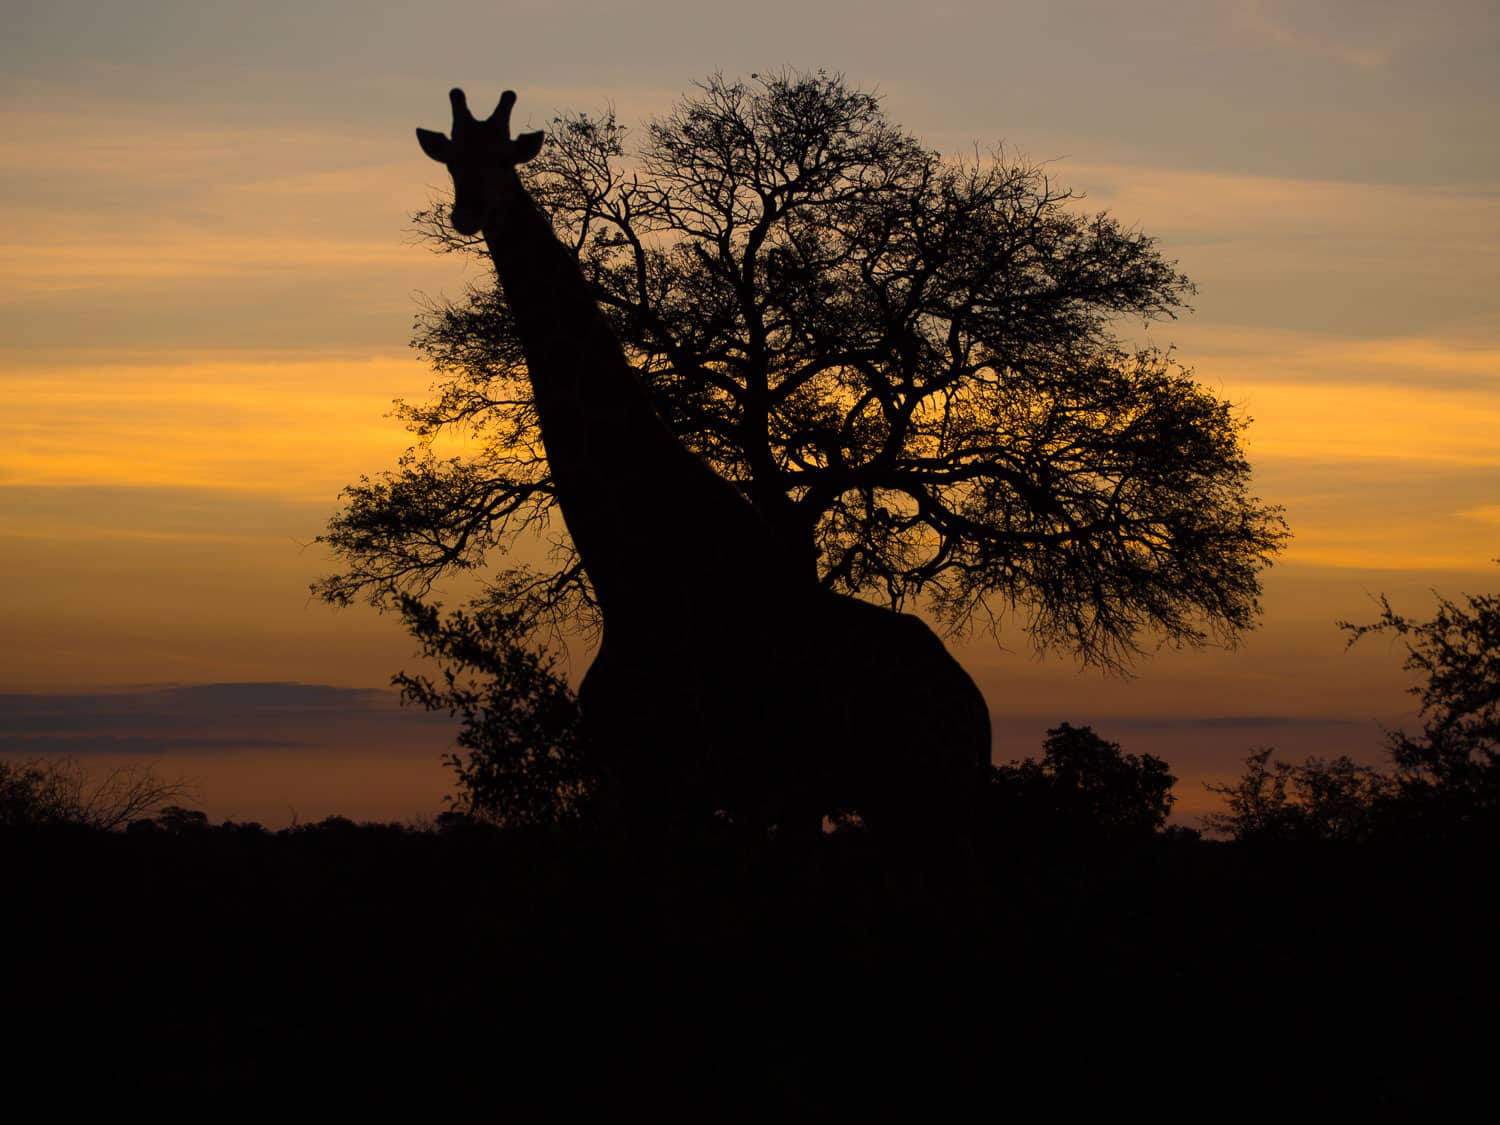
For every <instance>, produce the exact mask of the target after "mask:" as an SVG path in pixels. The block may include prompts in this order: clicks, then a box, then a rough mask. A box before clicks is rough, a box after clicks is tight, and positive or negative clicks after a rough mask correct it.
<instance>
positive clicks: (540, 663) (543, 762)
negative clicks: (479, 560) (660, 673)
mask: <svg viewBox="0 0 1500 1125" xmlns="http://www.w3.org/2000/svg"><path fill="white" fill-rule="evenodd" d="M400 610H401V614H402V616H403V618H404V619H405V622H406V625H407V627H408V628H409V629H410V630H411V632H412V633H413V635H414V636H416V638H417V639H418V640H419V641H420V642H421V645H422V651H423V655H424V656H427V657H431V658H434V659H436V660H438V661H439V662H440V664H441V666H442V671H441V673H440V679H438V680H434V679H432V678H430V677H427V676H420V675H409V674H407V673H405V672H403V673H401V674H399V675H397V676H396V677H395V679H394V682H395V684H396V686H398V687H399V688H400V689H401V695H402V698H403V699H404V700H406V701H409V702H414V703H418V704H420V705H421V706H423V707H425V708H427V709H428V710H429V711H447V712H448V713H449V714H450V715H453V716H458V717H460V718H461V720H462V725H461V728H460V731H459V735H458V745H459V747H460V748H461V749H462V750H463V751H464V752H463V753H462V754H448V755H445V757H444V759H443V760H444V762H445V763H446V764H447V765H448V766H450V767H451V768H452V769H453V770H454V772H455V773H456V774H457V775H458V778H457V780H458V791H459V792H458V796H457V797H450V798H448V800H449V803H450V804H451V805H452V806H453V811H455V812H458V813H462V814H465V815H467V816H471V817H474V818H476V819H479V820H484V821H489V822H491V823H495V824H499V825H501V826H504V827H520V826H536V825H544V824H560V823H564V822H568V821H572V820H576V819H577V818H578V816H579V815H580V814H581V812H582V809H583V806H584V802H585V801H586V799H587V797H588V794H589V791H590V789H591V788H592V782H591V776H590V773H589V771H588V769H587V768H586V766H585V762H584V756H583V753H582V750H581V747H580V743H579V739H578V703H577V700H576V699H575V698H574V696H573V693H572V691H571V690H570V689H569V688H568V685H567V682H566V681H565V680H564V679H563V677H562V676H561V674H560V673H559V671H558V669H557V661H556V657H555V656H553V655H551V654H549V653H547V652H546V651H544V650H538V649H535V648H532V647H530V646H529V645H527V644H526V643H525V640H526V633H525V627H524V624H523V622H522V620H521V615H520V614H519V613H518V612H517V611H516V610H514V609H507V608H504V607H501V606H496V605H493V604H492V605H489V606H482V607H479V608H477V609H475V610H474V611H473V612H470V613H465V612H463V611H458V612H454V613H450V614H447V615H446V616H445V615H443V614H442V612H441V610H440V609H439V607H437V606H432V605H425V604H423V603H422V602H420V601H418V600H417V599H415V598H412V597H405V598H403V599H402V600H401V602H400Z"/></svg>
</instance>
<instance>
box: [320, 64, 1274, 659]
mask: <svg viewBox="0 0 1500 1125" xmlns="http://www.w3.org/2000/svg"><path fill="white" fill-rule="evenodd" d="M631 141H632V138H631V137H630V136H629V135H628V134H627V131H626V130H625V128H624V127H622V126H621V125H620V124H619V123H618V122H617V121H616V120H615V117H614V114H613V112H612V111H611V112H605V113H602V114H597V115H592V116H591V115H586V114H564V115H562V116H560V117H558V118H556V119H555V120H554V121H553V122H552V124H551V128H550V129H549V130H548V143H547V145H546V147H545V148H544V150H543V152H542V155H541V156H540V157H539V158H538V159H536V160H535V161H533V162H531V163H529V164H526V165H523V166H522V167H521V169H520V172H521V174H522V177H523V180H524V182H525V183H526V184H527V186H528V188H529V189H530V190H531V192H532V193H533V195H534V197H535V198H536V200H537V201H538V203H539V204H540V206H541V207H542V208H543V209H544V210H545V211H546V212H547V213H548V214H549V215H550V216H551V219H552V222H553V225H554V228H555V230H556V231H557V233H558V236H559V238H561V239H562V240H563V241H564V242H565V243H567V244H568V245H569V246H571V247H572V248H573V249H574V250H575V251H576V253H577V255H578V260H579V265H580V268H581V269H582V271H583V272H584V275H585V277H586V278H587V279H588V281H589V282H590V284H591V285H592V286H593V289H594V292H595V294H596V296H597V299H598V301H599V303H600V305H601V307H602V308H603V309H604V310H605V312H606V314H607V315H608V317H609V318H610V319H611V321H612V323H613V325H614V328H615V330H616V332H617V334H618V336H619V338H620V340H621V342H622V345H623V347H624V349H625V352H626V355H627V358H628V359H629V361H630V362H631V363H632V364H633V365H634V367H635V369H636V370H637V371H638V372H639V373H640V375H641V378H642V379H643V381H644V382H645V384H646V385H647V386H648V387H649V388H650V391H651V393H652V395H653V396H654V399H655V402H656V404H657V406H658V408H659V410H660V412H661V413H662V415H663V417H664V418H665V419H666V420H667V422H668V424H669V425H670V426H671V427H672V428H673V429H674V431H675V432H676V433H677V434H678V435H679V436H680V438H681V440H682V441H683V442H684V444H686V445H687V446H688V447H689V448H691V449H692V450H694V451H695V452H697V453H698V454H700V455H701V456H702V457H703V458H704V459H705V460H706V461H707V462H708V463H709V464H710V465H711V466H712V467H713V468H714V469H715V470H716V471H717V472H719V473H720V474H721V475H722V476H724V477H725V478H726V479H728V480H730V481H732V482H734V483H735V484H736V485H737V486H738V487H739V488H740V489H741V490H742V491H743V493H744V494H745V496H746V497H747V498H748V499H749V500H750V501H751V502H752V503H753V504H754V505H756V507H757V508H758V509H759V510H760V511H761V512H762V513H764V515H765V517H766V518H767V519H768V520H769V521H770V522H771V523H772V524H773V525H774V526H775V527H776V528H778V529H779V530H780V531H781V533H782V534H783V535H784V536H785V537H786V539H787V541H788V542H789V543H791V544H793V545H794V547H795V548H796V549H797V550H798V551H799V553H800V554H801V555H802V556H804V557H805V558H806V560H807V565H808V567H809V568H812V570H815V573H816V576H817V577H818V579H819V580H821V582H823V583H824V584H825V585H826V586H827V587H829V588H831V589H833V590H837V591H841V592H846V593H849V594H855V595H864V596H867V597H871V598H874V599H876V600H880V601H883V602H886V603H888V604H890V605H892V606H893V607H898V608H899V607H902V606H903V605H908V604H911V603H912V602H913V601H914V600H920V602H921V604H922V605H923V606H924V608H926V609H928V610H929V611H930V612H931V613H932V614H933V615H934V616H935V617H936V618H937V619H938V620H939V621H940V623H941V624H942V625H944V626H945V627H947V628H948V629H949V630H951V631H962V630H964V629H967V628H969V627H970V626H972V625H974V624H976V623H977V624H980V625H987V626H995V625H998V624H999V622H1000V621H1001V620H1002V619H1005V618H1008V617H1012V616H1019V619H1020V620H1021V622H1022V623H1023V625H1024V627H1025V628H1026V629H1027V631H1028V632H1029V634H1030V636H1031V638H1032V640H1033V642H1034V643H1035V644H1036V645H1038V646H1039V647H1060V648H1064V649H1067V650H1071V651H1073V652H1075V653H1076V654H1078V655H1079V656H1081V657H1082V658H1083V659H1084V660H1085V661H1091V662H1101V663H1104V664H1107V665H1118V664H1122V663H1123V662H1125V661H1126V660H1128V659H1129V657H1130V656H1131V655H1133V654H1134V653H1135V652H1137V651H1138V650H1139V648H1140V641H1141V639H1142V635H1143V634H1155V635H1157V636H1160V637H1162V638H1165V639H1166V640H1168V641H1171V642H1179V643H1180V642H1184V641H1186V642H1197V641H1200V640H1203V639H1206V638H1207V637H1209V636H1215V637H1218V638H1220V639H1225V640H1232V639H1233V638H1234V637H1235V636H1236V634H1237V633H1238V632H1239V631H1240V630H1242V629H1245V628H1247V627H1249V626H1250V625H1251V624H1252V623H1253V620H1254V617H1255V615H1256V613H1257V611H1258V605H1257V598H1258V594H1259V579H1258V575H1259V571H1260V570H1261V569H1262V568H1263V567H1264V566H1266V565H1267V564H1268V563H1269V562H1270V560H1271V558H1272V557H1273V556H1274V555H1275V554H1276V553H1277V551H1278V550H1279V549H1280V547H1281V546H1282V544H1283V543H1284V541H1285V538H1286V535H1287V531H1286V527H1285V524H1284V522H1283V520H1282V519H1281V516H1280V510H1279V509H1277V508H1275V507H1273V506H1269V505H1266V504H1264V503H1262V502H1261V501H1260V500H1259V499H1258V498H1257V497H1255V496H1253V495H1251V494H1250V491H1249V487H1250V466H1249V463H1248V461H1247V460H1246V458H1245V455H1244V452H1243V449H1242V446H1241V437H1242V434H1243V431H1244V428H1245V426H1246V425H1247V421H1246V420H1244V419H1241V418H1239V417H1237V416H1236V414H1235V413H1234V411H1233V410H1232V408H1231V406H1230V405H1229V404H1228V403H1226V402H1223V401H1220V400H1219V399H1217V398H1216V397H1215V396H1214V395H1213V394H1212V393H1211V392H1210V391H1208V390H1207V389H1205V388H1204V387H1203V386H1201V385H1199V384H1198V383H1196V382H1195V381H1194V380H1193V378H1192V374H1191V372H1190V371H1188V370H1186V369H1184V368H1182V367H1181V366H1180V365H1179V364H1178V363H1177V362H1176V360H1175V359H1174V358H1173V356H1172V355H1171V353H1170V352H1165V353H1164V352H1161V351H1156V350H1145V351H1133V350H1130V349H1128V348H1127V347H1126V346H1125V345H1124V344H1123V343H1122V342H1121V341H1120V338H1119V337H1118V335H1117V334H1116V332H1115V329H1114V326H1115V324H1116V323H1117V321H1118V320H1119V318H1132V319H1135V320H1137V321H1151V320H1158V319H1163V318H1171V317H1173V316H1174V315H1175V314H1176V313H1177V312H1179V311H1180V310H1182V309H1184V308H1185V307H1186V305H1185V302H1186V300H1187V299H1188V297H1190V296H1191V294H1192V293H1193V287H1192V284H1191V283H1190V281H1189V280H1188V279H1187V278H1186V277H1185V276H1184V275H1183V274H1181V273H1180V272H1178V271H1177V269H1176V268H1175V265H1174V263H1172V262H1169V261H1167V260H1166V259H1164V258H1163V256H1162V254H1161V252H1160V251H1159V250H1158V248H1157V245H1156V242H1155V240H1154V239H1152V238H1151V237H1149V236H1147V235H1145V234H1143V233H1141V232H1139V231H1136V230H1132V229H1129V228H1127V227H1125V226H1123V225H1122V224H1121V223H1120V222H1119V221H1118V220H1116V219H1114V218H1112V217H1110V216H1108V215H1107V214H1102V213H1099V214H1090V213H1088V212H1086V211H1085V210H1083V209H1082V208H1081V207H1080V206H1079V205H1078V200H1077V199H1076V198H1075V197H1074V195H1073V194H1072V193H1071V192H1069V191H1068V190H1065V189H1063V188H1060V187H1058V186H1057V185H1056V184H1054V183H1053V181H1052V178H1051V174H1050V173H1049V171H1048V169H1047V168H1046V167H1045V166H1043V165H1040V164H1036V163H1033V162H1030V161H1027V160H1024V159H1021V158H1019V157H1016V156H1014V155H1013V154H1011V153H1010V152H1008V151H1006V150H1003V149H1001V150H997V151H995V152H992V153H990V154H988V155H982V154H978V153H976V154H974V155H972V156H967V157H963V158H958V159H949V158H945V157H944V156H942V155H940V154H939V153H936V152H933V151H931V150H930V149H928V148H927V147H925V146H924V145H922V144H921V143H920V142H919V141H918V140H917V139H915V138H914V137H912V136H910V135H909V134H907V133H906V132H904V131H902V130H901V129H900V128H899V127H897V126H896V125H895V124H893V123H892V122H890V121H889V120H888V119H887V118H886V116H885V114H884V112H883V110H882V108H881V105H880V102H879V100H878V98H876V97H875V96H874V95H872V94H869V93H865V92H861V91H858V90H855V89H852V88H850V87H849V86H848V85H847V84H846V83H845V82H844V81H843V79H842V78H840V77H838V76H835V75H829V74H827V73H824V72H821V71H820V72H817V73H813V74H799V73H793V72H784V73H779V74H774V75H763V76H759V77H754V78H752V80H751V81H749V82H742V81H730V80H728V79H725V78H723V77H721V76H714V77H711V78H709V79H708V80H706V81H705V82H703V83H701V84H700V85H698V86H697V87H696V89H695V90H694V91H693V92H692V93H691V94H690V95H688V96H687V97H685V98H684V99H683V100H682V101H681V102H680V103H679V104H678V105H677V106H676V107H675V108H674V109H672V111H671V112H670V113H668V114H667V115H666V116H664V117H661V118H659V119H656V120H653V121H650V122H649V123H648V124H647V125H646V127H645V129H644V131H643V133H642V135H641V137H640V143H639V144H638V145H633V144H632V143H631ZM417 221H418V226H419V229H420V230H421V231H422V233H423V235H424V236H425V237H426V238H427V239H428V240H429V241H430V242H431V244H432V245H434V246H435V247H437V248H439V249H443V250H452V251H458V252H476V253H480V254H483V246H482V244H481V243H479V242H477V241H476V240H470V239H465V238H463V237H461V236H459V235H457V234H456V233H455V232H454V231H453V230H452V229H451V227H449V226H448V225H447V219H446V208H445V207H443V206H441V205H438V204H434V206H432V207H431V208H430V209H428V210H425V211H422V212H420V213H419V214H418V216H417ZM414 344H415V346H416V347H417V348H418V349H419V350H421V351H422V352H423V353H424V354H425V355H426V356H427V357H428V359H429V360H430V361H431V363H432V366H433V368H434V370H435V371H436V373H437V375H438V379H439V381H438V383H437V384H436V386H435V388H434V392H435V393H434V395H433V397H432V398H431V399H430V400H429V401H427V402H423V403H400V404H398V413H399V415H400V416H401V417H402V418H404V419H405V421H406V423H407V425H408V426H409V428H410V429H411V431H412V432H413V434H414V435H415V436H416V438H417V445H416V446H415V447H414V448H413V450H412V451H411V452H410V453H409V454H408V455H407V456H406V457H405V458H404V459H403V460H402V462H401V464H400V465H399V466H398V467H397V468H396V469H395V470H394V471H389V472H385V473H382V474H379V475H377V476H373V477H366V478H362V479H361V480H360V481H359V482H358V483H356V484H354V485H351V486H350V487H349V488H348V489H347V490H346V491H345V493H344V496H343V500H344V507H343V509H342V510H341V511H340V512H339V513H338V514H337V515H336V516H335V517H334V519H333V520H332V522H331V523H330V526H329V529H328V532H327V534H326V535H325V536H324V537H323V538H324V540H325V542H327V543H328V544H329V545H330V546H331V547H332V549H333V551H334V553H335V554H336V556H337V557H338V558H339V560H340V562H341V563H342V565H343V569H342V570H341V571H340V572H339V573H337V574H334V575H331V576H329V577H327V578H325V579H323V580H322V581H321V582H320V583H319V585H318V586H317V587H316V589H317V590H318V592H319V593H320V594H321V595H322V596H323V597H325V598H327V599H328V600H330V601H332V602H335V603H347V602H350V601H353V600H356V599H368V600H371V601H374V602H376V603H377V604H381V605H393V604H395V603H396V602H397V600H398V599H399V598H400V596H402V595H403V594H414V595H417V596H419V597H420V596H423V595H425V594H426V593H427V591H428V590H429V588H430V586H431V584H432V583H433V582H434V581H435V580H437V579H438V578H439V577H440V576H442V575H444V574H446V573H448V572H451V571H455V570H465V569H475V568H481V567H485V566H488V565H490V564H491V563H492V562H493V561H494V560H495V558H496V556H498V555H501V554H503V553H504V552H505V551H506V550H507V549H508V548H509V547H511V546H512V545H513V543H514V542H515V540H516V539H517V537H518V536H521V535H523V534H527V533H541V534H544V535H550V536H551V538H552V542H553V546H554V554H553V556H552V560H553V564H554V565H553V566H552V568H551V569H550V570H547V569H541V570H538V569H530V568H527V567H520V566H509V567H504V566H503V565H502V569H500V570H499V571H498V573H497V574H496V576H495V577H494V580H493V582H492V585H491V589H490V592H489V595H488V597H487V601H488V602H490V603H492V604H495V605H499V606H502V607H507V608H508V609H524V621H525V624H526V627H528V628H537V627H540V626H543V625H546V624H552V625H565V626H571V627H574V628H576V627H577V626H579V625H580V624H589V623H592V622H593V621H595V619H596V616H595V615H596V610H595V607H594V606H593V603H592V600H591V597H590V592H589V588H588V582H587V576H586V575H585V574H584V573H583V571H582V568H581V567H580V565H579V563H578V559H577V556H576V555H575V554H574V552H573V550H572V548H571V545H570V544H569V543H568V540H567V538H566V534H565V532H564V531H563V529H562V528H561V526H560V524H558V523H554V522H553V520H552V516H553V514H554V491H553V483H552V479H551V476H550V474H549V470H548V466H547V461H546V455H545V451H544V448H543V445H542V442H541V437H540V433H539V430H538V426H537V419H536V415H535V411H534V407H533V403H532V399H531V391H530V386H529V382H528V379H527V372H526V366H525V361H524V358H523V356H522V353H521V347H520V343H519V341H518V339H517V337H516V334H515V331H514V327H513V323H512V319H511V315H510V311H509V309H508V306H507V303H506V300H505V297H504V294H503V293H502V292H501V291H500V289H499V287H498V286H494V285H486V286H482V287H476V288H473V289H471V290H470V291H469V292H467V293H466V294H464V296H463V297H462V298H461V299H460V300H458V301H455V302H451V303H439V304H434V305H433V306H431V307H430V308H428V309H427V310H426V311H425V312H424V313H423V314H422V315H421V316H420V317H419V319H418V322H417V326H416V336H415V340H414ZM452 431H459V432H463V433H465V434H466V435H469V436H470V437H471V438H472V439H473V441H472V443H471V445H470V449H471V452H467V453H465V454H464V455H463V456H459V457H450V458H444V457H440V456H437V455H436V454H435V453H434V452H433V451H432V449H431V442H432V441H433V440H434V439H436V438H438V437H439V436H440V435H442V434H445V433H448V432H452Z"/></svg>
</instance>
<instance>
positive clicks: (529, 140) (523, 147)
mask: <svg viewBox="0 0 1500 1125" xmlns="http://www.w3.org/2000/svg"><path fill="white" fill-rule="evenodd" d="M546 136H547V135H546V134H545V133H522V134H521V135H520V136H519V137H517V138H516V142H515V144H516V147H515V156H516V163H517V164H525V163H526V162H527V161H528V160H530V159H531V158H532V157H534V156H535V155H536V154H537V153H539V152H541V151H542V141H543V140H545V139H546Z"/></svg>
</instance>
